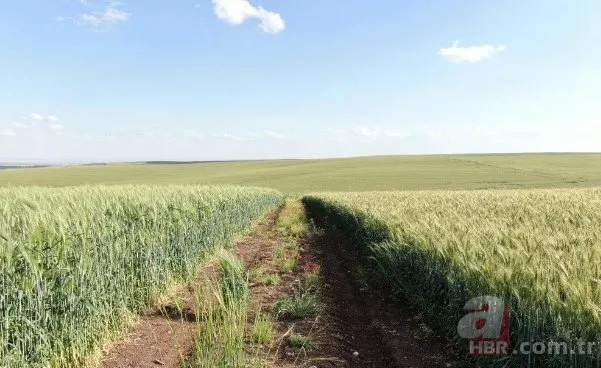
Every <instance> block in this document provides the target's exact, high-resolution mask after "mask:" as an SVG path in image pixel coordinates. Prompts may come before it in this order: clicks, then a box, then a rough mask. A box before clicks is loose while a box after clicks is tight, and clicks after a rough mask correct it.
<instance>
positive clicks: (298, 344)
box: [288, 334, 313, 349]
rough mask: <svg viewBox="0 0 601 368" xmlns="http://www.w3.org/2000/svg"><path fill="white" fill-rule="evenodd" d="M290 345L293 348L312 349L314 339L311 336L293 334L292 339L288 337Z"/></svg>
mask: <svg viewBox="0 0 601 368" xmlns="http://www.w3.org/2000/svg"><path fill="white" fill-rule="evenodd" d="M288 343H289V344H290V346H291V347H293V348H298V349H310V348H311V346H313V339H312V338H311V336H306V335H301V334H291V335H290V337H288Z"/></svg>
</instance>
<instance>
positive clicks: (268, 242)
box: [101, 208, 461, 368]
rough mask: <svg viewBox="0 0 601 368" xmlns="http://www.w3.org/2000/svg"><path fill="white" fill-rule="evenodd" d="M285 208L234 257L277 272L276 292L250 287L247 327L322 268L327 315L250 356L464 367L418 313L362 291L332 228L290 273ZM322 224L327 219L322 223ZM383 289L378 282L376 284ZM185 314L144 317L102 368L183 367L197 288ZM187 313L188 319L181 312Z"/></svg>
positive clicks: (343, 241)
mask: <svg viewBox="0 0 601 368" xmlns="http://www.w3.org/2000/svg"><path fill="white" fill-rule="evenodd" d="M280 212H281V208H279V209H277V210H274V211H272V212H271V213H270V214H268V215H267V216H266V217H265V218H264V219H262V220H261V221H260V222H259V223H257V224H256V225H255V226H254V227H253V228H252V229H251V231H250V232H249V233H248V234H247V235H246V236H244V237H243V238H241V239H239V240H238V241H237V242H236V245H235V248H234V249H235V253H236V254H237V255H238V256H239V257H240V258H242V259H243V260H244V262H245V265H246V267H247V270H248V271H249V272H252V271H253V270H256V269H257V268H261V269H263V270H267V271H268V272H270V273H277V274H278V275H279V277H280V282H279V283H277V284H275V285H269V286H266V285H262V284H259V283H255V282H253V283H251V291H252V295H251V307H250V312H249V318H248V328H249V330H250V329H251V328H252V323H253V321H254V317H255V314H256V313H257V312H259V311H260V312H261V313H265V314H268V315H271V316H273V315H274V313H273V306H274V304H275V302H276V301H277V300H278V299H279V298H281V297H283V296H286V295H292V294H293V292H294V289H295V287H296V286H297V285H298V283H299V282H301V280H302V278H303V277H304V272H305V271H304V270H303V267H302V265H304V264H306V263H312V262H317V263H319V264H320V266H321V267H320V270H321V274H322V278H323V286H322V288H321V290H320V292H319V296H320V298H321V301H322V302H323V304H324V310H323V312H322V313H320V315H319V316H318V317H314V318H306V319H300V320H286V319H275V328H276V330H277V335H276V339H275V341H274V343H273V344H272V345H271V346H257V345H253V344H252V343H251V342H250V341H248V342H247V343H248V349H249V350H248V354H249V356H254V357H257V358H258V359H261V360H262V361H263V362H265V364H266V365H268V366H270V367H320V368H321V367H324V368H325V367H414V368H420V367H424V368H425V367H446V368H448V367H459V366H460V365H461V364H460V363H459V360H458V358H457V357H456V356H455V354H453V349H452V347H450V346H448V344H447V342H446V341H445V339H443V338H442V337H440V336H437V335H436V333H434V332H432V331H431V330H430V329H429V328H428V327H427V326H426V325H425V324H424V323H422V322H421V319H420V315H419V313H418V311H416V310H413V309H411V308H410V307H408V306H406V305H402V304H399V303H397V302H396V301H393V300H391V299H390V298H389V297H388V296H387V293H386V291H385V290H383V289H381V288H379V287H370V288H368V289H367V290H360V289H361V287H360V284H361V282H360V281H361V280H359V279H358V273H357V270H358V268H359V266H361V267H363V268H365V269H367V270H368V272H367V277H369V278H370V281H373V280H371V278H372V277H373V276H372V274H371V271H369V266H368V265H366V264H365V263H363V262H362V261H361V258H360V257H359V253H358V251H357V250H356V249H355V247H354V246H353V244H352V243H351V242H349V241H348V239H347V238H346V237H345V235H344V234H343V233H341V232H340V231H338V230H336V229H327V231H324V232H320V233H318V234H317V235H313V236H311V237H310V238H307V239H300V240H299V251H298V265H299V266H298V267H296V268H295V269H294V270H292V271H290V272H287V271H286V270H285V269H284V267H283V262H282V259H278V258H277V257H276V256H275V253H276V248H278V247H279V246H282V245H284V244H286V243H289V242H290V239H287V238H285V237H282V236H281V235H280V234H279V233H278V232H277V231H276V229H275V228H276V223H277V220H278V216H279V215H280ZM316 221H317V223H318V224H321V225H323V222H322V221H321V219H319V218H317V219H316ZM214 274H215V268H214V266H213V265H207V266H206V267H203V268H202V269H201V270H200V272H199V275H198V277H197V281H195V282H202V280H203V279H206V278H207V277H211V275H214ZM375 284H376V285H377V283H375ZM178 300H179V301H180V302H179V303H180V306H181V308H175V307H174V306H170V305H167V306H164V307H163V308H162V309H161V311H158V312H156V313H154V314H153V315H148V316H144V317H142V318H141V320H140V322H139V323H138V324H137V325H136V326H135V327H134V328H133V329H132V330H131V331H130V333H129V334H128V335H127V337H126V338H125V339H123V340H122V341H119V342H117V343H115V344H114V345H113V346H112V347H111V348H110V349H109V350H108V351H107V353H106V355H105V356H104V358H103V359H102V363H101V367H103V368H122V367H169V368H175V367H179V366H181V364H182V362H183V361H184V360H185V359H186V358H187V357H189V356H190V354H191V351H192V347H193V342H194V341H193V339H194V328H195V327H197V325H196V324H195V323H194V321H195V319H196V318H195V314H194V313H195V311H194V305H195V303H194V301H195V288H194V287H193V285H192V286H187V287H182V290H180V292H179V297H178ZM179 310H182V311H183V312H182V313H180V312H178V311H179ZM293 332H294V333H301V334H304V335H309V336H311V337H312V339H313V345H312V347H311V348H310V349H298V348H292V347H290V346H289V344H288V337H289V336H290V334H291V333H293Z"/></svg>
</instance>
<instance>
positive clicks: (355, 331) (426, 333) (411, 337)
mask: <svg viewBox="0 0 601 368" xmlns="http://www.w3.org/2000/svg"><path fill="white" fill-rule="evenodd" d="M315 220H316V222H317V223H318V224H319V225H321V226H324V223H323V220H322V219H320V218H316V219H315ZM308 248H312V249H316V250H318V252H319V257H320V260H321V262H322V265H323V273H324V278H325V280H326V282H327V291H326V292H325V293H324V297H325V298H326V300H327V303H328V306H329V311H330V314H331V317H332V318H333V320H334V322H335V325H336V327H335V328H336V329H337V330H338V331H339V333H338V335H339V336H342V337H343V340H341V341H340V343H341V345H342V347H343V351H345V352H349V353H350V352H352V351H357V352H359V355H358V357H353V358H351V357H350V356H349V355H350V354H348V355H346V361H347V365H346V366H348V367H414V368H418V367H424V368H426V367H459V366H462V364H461V363H460V362H459V361H458V359H457V357H456V356H455V355H454V354H453V353H452V352H453V348H452V346H449V345H448V343H447V342H446V341H445V339H443V338H442V337H440V336H438V335H436V334H435V333H434V332H433V331H432V330H430V329H429V328H428V327H427V326H426V325H425V324H424V323H422V322H421V320H420V317H419V312H418V311H416V310H414V309H412V308H410V307H408V306H406V305H403V304H400V303H398V302H396V301H393V300H392V299H391V298H390V297H389V296H388V294H387V293H386V291H385V290H383V289H382V288H381V287H378V282H377V281H376V280H375V277H374V275H373V273H374V272H373V271H372V270H370V266H369V265H368V264H367V263H366V262H362V261H360V260H361V257H360V254H359V252H358V250H357V249H356V247H355V246H354V244H352V243H351V242H350V241H349V240H348V238H347V237H346V236H345V235H344V234H343V233H341V232H340V231H338V230H336V229H331V228H330V229H327V231H324V232H323V233H322V234H321V235H318V236H314V237H312V238H311V239H308ZM366 282H367V283H368V284H369V287H368V286H366Z"/></svg>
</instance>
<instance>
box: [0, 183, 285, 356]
mask: <svg viewBox="0 0 601 368" xmlns="http://www.w3.org/2000/svg"><path fill="white" fill-rule="evenodd" d="M281 199H282V196H281V194H280V193H279V192H277V191H274V190H270V189H257V188H236V187H195V186H114V187H102V186H97V187H78V188H63V189H46V188H16V189H0V273H1V274H2V279H1V280H0V289H1V290H2V292H1V293H0V320H1V321H2V323H1V324H0V366H2V367H73V366H82V365H83V364H84V362H85V360H86V358H87V357H88V356H89V354H90V353H92V352H93V351H94V350H95V349H97V348H99V346H100V345H101V344H102V343H103V342H106V341H107V340H108V339H111V338H113V337H115V336H117V335H118V334H119V333H120V332H121V331H122V329H123V328H124V327H125V326H126V325H127V324H128V322H129V319H131V318H132V317H133V316H135V315H137V314H139V313H140V312H142V311H144V310H145V309H146V308H149V307H151V306H152V305H153V303H154V302H155V300H156V299H157V298H158V297H159V296H160V295H161V294H162V293H164V292H165V291H166V289H167V288H169V287H170V285H172V284H174V283H177V282H178V281H179V282H181V281H183V280H186V279H188V278H190V277H191V276H192V275H193V273H194V272H195V270H197V268H198V266H199V264H200V263H201V262H202V260H203V258H204V256H205V255H207V254H208V252H210V251H211V250H213V249H215V248H216V247H221V246H224V245H226V244H229V243H230V242H231V241H232V240H233V238H234V237H235V236H236V235H237V234H240V233H241V232H242V231H244V230H246V229H247V228H248V227H249V226H250V224H251V223H252V222H253V220H255V219H256V218H257V217H259V216H261V215H262V214H264V213H265V212H266V211H267V210H268V209H269V208H271V207H273V206H274V205H276V204H278V203H279V202H280V201H281Z"/></svg>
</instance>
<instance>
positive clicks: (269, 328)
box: [251, 313, 275, 345]
mask: <svg viewBox="0 0 601 368" xmlns="http://www.w3.org/2000/svg"><path fill="white" fill-rule="evenodd" d="M274 336H275V328H274V327H273V322H272V321H271V319H270V318H269V316H266V315H264V314H260V313H257V316H256V317H255V321H254V323H253V328H252V332H251V337H252V340H253V341H254V342H256V343H257V344H263V345H265V344H269V343H271V341H272V340H273V337H274Z"/></svg>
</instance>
